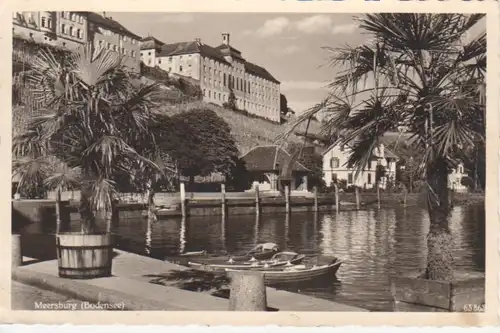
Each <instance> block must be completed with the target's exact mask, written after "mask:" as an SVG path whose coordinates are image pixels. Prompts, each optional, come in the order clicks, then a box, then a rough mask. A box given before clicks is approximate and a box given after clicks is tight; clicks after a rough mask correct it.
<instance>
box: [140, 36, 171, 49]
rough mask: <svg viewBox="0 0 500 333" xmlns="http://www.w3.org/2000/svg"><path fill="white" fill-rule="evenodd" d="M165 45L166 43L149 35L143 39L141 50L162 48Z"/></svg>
mask: <svg viewBox="0 0 500 333" xmlns="http://www.w3.org/2000/svg"><path fill="white" fill-rule="evenodd" d="M163 45H165V43H163V42H162V41H161V40H158V39H156V38H154V37H153V36H148V37H145V38H143V39H142V40H141V50H151V49H161V47H162V46H163Z"/></svg>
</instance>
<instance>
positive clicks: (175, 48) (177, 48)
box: [159, 41, 229, 65]
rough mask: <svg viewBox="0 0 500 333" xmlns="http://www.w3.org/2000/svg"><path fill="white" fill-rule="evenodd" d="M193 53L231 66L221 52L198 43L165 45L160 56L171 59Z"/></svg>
mask: <svg viewBox="0 0 500 333" xmlns="http://www.w3.org/2000/svg"><path fill="white" fill-rule="evenodd" d="M193 53H199V54H200V55H202V56H204V57H207V58H211V59H214V60H218V61H220V62H223V63H225V64H228V65H229V62H227V60H226V59H225V58H224V55H223V54H222V53H221V52H220V51H219V50H217V49H215V48H213V47H211V46H209V45H206V44H203V43H201V42H197V41H192V42H179V43H173V44H165V45H163V46H162V48H161V51H160V54H159V56H160V57H169V56H174V55H182V54H193Z"/></svg>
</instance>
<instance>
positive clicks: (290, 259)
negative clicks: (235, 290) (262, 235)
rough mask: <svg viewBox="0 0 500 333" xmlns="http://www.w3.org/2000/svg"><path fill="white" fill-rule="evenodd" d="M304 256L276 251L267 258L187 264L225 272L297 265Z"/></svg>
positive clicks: (194, 267) (190, 262)
mask: <svg viewBox="0 0 500 333" xmlns="http://www.w3.org/2000/svg"><path fill="white" fill-rule="evenodd" d="M304 258H305V255H303V254H298V253H295V252H278V253H276V254H275V255H274V256H273V257H272V258H271V259H269V260H262V261H259V260H256V259H254V260H248V261H235V260H224V261H219V262H216V261H211V262H194V261H189V262H188V263H187V266H188V267H190V268H192V269H196V270H201V271H208V272H225V269H226V268H231V269H236V270H256V269H264V268H273V267H280V266H286V265H289V266H291V265H298V264H300V263H301V262H302V261H303V260H304Z"/></svg>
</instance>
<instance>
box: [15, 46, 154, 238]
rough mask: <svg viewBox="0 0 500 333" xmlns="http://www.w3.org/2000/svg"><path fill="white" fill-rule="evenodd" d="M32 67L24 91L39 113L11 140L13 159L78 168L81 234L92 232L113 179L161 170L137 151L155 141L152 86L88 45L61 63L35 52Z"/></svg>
mask: <svg viewBox="0 0 500 333" xmlns="http://www.w3.org/2000/svg"><path fill="white" fill-rule="evenodd" d="M30 67H31V68H30V70H29V72H28V73H26V77H27V82H28V83H27V84H25V89H30V90H31V91H32V94H33V96H35V98H36V99H37V101H38V102H39V103H40V104H41V105H43V108H41V109H40V110H37V115H35V116H33V117H32V118H31V119H30V122H29V124H28V125H27V128H26V130H25V131H24V132H22V133H20V134H19V135H17V136H16V137H15V138H14V143H13V153H14V156H15V157H16V158H26V157H31V158H33V157H36V158H42V159H43V158H44V157H46V156H48V155H51V156H54V157H56V158H57V159H58V160H60V161H61V162H62V163H64V165H65V166H66V167H67V168H69V169H73V168H79V170H80V171H81V176H80V179H79V181H80V190H81V201H80V207H79V211H80V215H81V219H82V229H81V231H82V232H83V233H92V232H94V231H97V226H96V214H97V213H98V212H104V214H105V215H106V216H109V214H110V213H111V214H112V212H113V211H114V205H115V203H116V200H117V191H116V183H115V180H114V179H115V177H116V175H117V174H122V175H123V174H125V175H128V176H129V178H131V177H132V176H133V174H134V173H135V170H134V169H133V167H134V166H136V165H137V161H141V163H143V164H144V165H148V166H149V167H151V168H158V167H157V166H156V165H155V164H154V163H153V162H152V161H150V160H149V159H148V158H146V157H144V156H143V155H141V154H140V153H139V152H138V149H139V148H140V147H141V144H143V143H144V142H154V138H153V136H154V134H153V133H151V132H150V131H149V130H148V129H149V127H150V126H151V123H152V122H154V117H153V116H152V111H151V108H152V107H153V106H154V104H153V102H152V101H151V98H152V97H153V95H154V93H155V92H156V91H157V85H156V84H153V85H146V86H144V85H139V84H138V83H137V82H136V81H134V79H133V78H132V77H131V75H130V74H129V72H128V71H127V68H125V67H124V66H123V65H122V62H121V58H120V57H119V56H118V55H117V54H116V53H114V52H111V51H104V50H95V49H93V48H92V46H91V45H90V44H88V45H85V46H84V47H82V48H80V50H78V52H75V53H72V54H70V55H68V56H66V57H62V58H56V57H55V56H54V55H53V54H52V53H51V52H50V51H40V52H39V53H38V54H37V55H36V56H35V57H34V59H33V63H32V64H31V66H30ZM47 179H49V180H47V182H48V183H52V184H55V183H57V184H60V185H62V184H66V180H67V178H65V177H62V176H57V173H53V174H52V175H51V176H50V177H49V178H47ZM63 180H64V181H63ZM59 188H60V186H59ZM107 219H108V217H107ZM108 229H109V228H108Z"/></svg>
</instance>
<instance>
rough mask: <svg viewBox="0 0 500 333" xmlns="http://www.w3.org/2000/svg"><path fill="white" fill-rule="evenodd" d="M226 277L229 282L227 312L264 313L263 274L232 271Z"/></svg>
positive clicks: (265, 296) (265, 303)
mask: <svg viewBox="0 0 500 333" xmlns="http://www.w3.org/2000/svg"><path fill="white" fill-rule="evenodd" d="M228 276H229V279H230V281H231V287H230V294H229V311H266V309H267V294H266V286H265V284H264V273H262V272H257V271H233V272H229V273H228Z"/></svg>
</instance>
